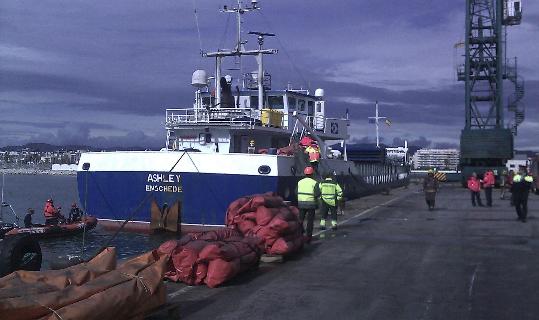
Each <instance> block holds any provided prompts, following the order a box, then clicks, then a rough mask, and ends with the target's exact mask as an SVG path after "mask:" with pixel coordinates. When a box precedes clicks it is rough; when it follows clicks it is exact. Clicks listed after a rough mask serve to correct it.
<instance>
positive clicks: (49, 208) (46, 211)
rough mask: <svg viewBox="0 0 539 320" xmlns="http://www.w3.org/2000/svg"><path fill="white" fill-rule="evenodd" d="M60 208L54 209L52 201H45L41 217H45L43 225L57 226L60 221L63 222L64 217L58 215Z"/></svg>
mask: <svg viewBox="0 0 539 320" xmlns="http://www.w3.org/2000/svg"><path fill="white" fill-rule="evenodd" d="M60 209H61V207H58V208H56V207H55V206H54V201H53V200H52V199H47V201H46V202H45V208H43V215H44V216H45V224H49V225H57V224H58V222H60V221H65V218H64V216H62V215H61V214H60Z"/></svg>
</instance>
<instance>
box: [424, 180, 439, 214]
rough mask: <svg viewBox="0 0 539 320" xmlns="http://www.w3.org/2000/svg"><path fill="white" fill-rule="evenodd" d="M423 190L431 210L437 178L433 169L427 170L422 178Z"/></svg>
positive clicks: (433, 203) (436, 189) (434, 202)
mask: <svg viewBox="0 0 539 320" xmlns="http://www.w3.org/2000/svg"><path fill="white" fill-rule="evenodd" d="M423 191H424V192H425V201H426V202H427V206H428V207H429V210H433V209H434V205H435V204H436V192H438V179H436V177H434V170H429V171H428V172H427V176H426V177H425V179H423Z"/></svg>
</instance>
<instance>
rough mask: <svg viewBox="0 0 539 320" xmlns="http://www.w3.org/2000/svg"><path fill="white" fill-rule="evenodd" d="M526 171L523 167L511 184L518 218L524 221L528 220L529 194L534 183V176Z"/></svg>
mask: <svg viewBox="0 0 539 320" xmlns="http://www.w3.org/2000/svg"><path fill="white" fill-rule="evenodd" d="M525 172H526V171H525V170H524V169H521V170H520V172H519V173H517V174H516V175H515V176H514V177H513V185H512V186H511V193H512V194H513V203H514V205H515V209H516V211H517V215H518V219H519V220H520V221H522V222H526V219H527V217H528V195H529V193H530V189H531V188H532V184H533V177H532V176H531V175H529V174H526V173H525Z"/></svg>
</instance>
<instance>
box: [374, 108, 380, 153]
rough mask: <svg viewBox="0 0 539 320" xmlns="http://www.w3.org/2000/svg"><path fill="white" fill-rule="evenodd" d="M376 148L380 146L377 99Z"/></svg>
mask: <svg viewBox="0 0 539 320" xmlns="http://www.w3.org/2000/svg"><path fill="white" fill-rule="evenodd" d="M375 119H376V148H380V134H379V131H378V130H379V129H378V119H379V117H378V101H376V118H375Z"/></svg>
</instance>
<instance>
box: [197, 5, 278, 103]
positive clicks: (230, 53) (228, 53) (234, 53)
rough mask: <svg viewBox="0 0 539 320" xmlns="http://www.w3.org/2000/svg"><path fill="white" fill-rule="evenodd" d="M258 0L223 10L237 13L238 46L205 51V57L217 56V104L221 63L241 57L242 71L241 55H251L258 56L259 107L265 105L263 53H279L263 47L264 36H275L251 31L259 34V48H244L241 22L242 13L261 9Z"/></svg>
mask: <svg viewBox="0 0 539 320" xmlns="http://www.w3.org/2000/svg"><path fill="white" fill-rule="evenodd" d="M259 9H260V7H258V1H257V0H251V6H250V7H247V6H244V5H243V1H242V0H238V4H237V7H236V8H228V7H227V6H224V7H223V9H222V10H221V12H225V13H234V14H236V20H237V38H236V47H235V48H234V50H221V49H218V50H217V51H216V52H207V53H203V54H202V55H203V56H204V57H214V58H215V100H216V101H215V102H216V105H217V106H220V104H221V86H220V81H221V64H222V59H223V58H224V57H239V59H240V71H241V56H243V55H249V56H256V58H257V59H256V60H257V64H258V76H257V85H258V107H259V109H262V106H263V97H264V87H263V79H264V65H263V59H262V57H263V55H264V54H274V53H277V50H276V49H262V44H263V43H264V37H266V36H275V35H274V34H272V33H262V32H249V34H255V35H257V36H258V44H259V47H258V50H244V49H243V45H244V44H245V43H247V41H243V40H242V37H241V24H242V15H243V14H245V13H247V12H251V11H254V10H259Z"/></svg>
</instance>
